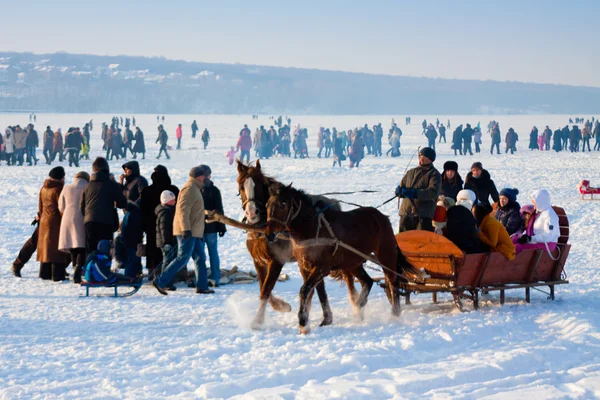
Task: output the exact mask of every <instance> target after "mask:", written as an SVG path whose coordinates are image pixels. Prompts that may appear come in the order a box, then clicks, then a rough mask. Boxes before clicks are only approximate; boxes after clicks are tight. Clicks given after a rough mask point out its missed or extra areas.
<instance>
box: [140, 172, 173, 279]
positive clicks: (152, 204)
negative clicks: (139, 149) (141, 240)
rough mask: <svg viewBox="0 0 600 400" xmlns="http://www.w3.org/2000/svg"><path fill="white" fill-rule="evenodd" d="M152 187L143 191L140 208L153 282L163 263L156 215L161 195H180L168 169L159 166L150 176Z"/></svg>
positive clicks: (149, 270) (148, 264)
mask: <svg viewBox="0 0 600 400" xmlns="http://www.w3.org/2000/svg"><path fill="white" fill-rule="evenodd" d="M150 178H151V179H152V185H150V186H148V187H147V188H145V189H144V190H143V191H142V197H141V201H140V208H141V211H142V226H143V228H144V232H145V233H146V267H147V268H148V279H149V280H152V279H153V278H154V275H155V273H157V272H158V273H160V271H155V269H156V267H157V266H158V265H159V264H160V263H161V262H162V259H163V255H162V251H161V249H159V248H157V246H156V214H155V210H156V207H157V206H158V205H160V195H161V193H162V192H163V191H165V190H169V191H171V192H173V194H174V195H175V197H176V198H177V196H178V195H179V189H178V188H177V187H176V186H173V185H172V184H171V178H170V177H169V172H168V171H167V168H165V167H164V166H162V165H157V166H156V167H155V168H154V172H153V173H152V175H151V176H150Z"/></svg>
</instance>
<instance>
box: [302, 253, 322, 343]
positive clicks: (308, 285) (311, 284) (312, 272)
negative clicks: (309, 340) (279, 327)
mask: <svg viewBox="0 0 600 400" xmlns="http://www.w3.org/2000/svg"><path fill="white" fill-rule="evenodd" d="M300 270H301V271H303V270H304V272H303V273H302V275H303V276H306V279H305V280H304V284H303V285H302V287H301V288H300V308H299V310H298V325H299V326H300V333H301V334H307V333H310V324H309V316H310V305H309V301H310V299H311V298H312V296H311V294H312V292H313V291H314V289H315V287H316V286H317V285H318V283H319V282H320V281H322V280H323V275H322V274H321V273H320V271H319V270H318V269H317V268H310V269H309V266H308V265H307V263H304V262H303V263H301V264H300Z"/></svg>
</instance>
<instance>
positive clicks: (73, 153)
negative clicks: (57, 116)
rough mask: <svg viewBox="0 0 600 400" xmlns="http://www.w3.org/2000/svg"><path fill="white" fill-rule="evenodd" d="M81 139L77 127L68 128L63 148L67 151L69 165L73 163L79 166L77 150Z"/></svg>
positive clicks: (79, 147)
mask: <svg viewBox="0 0 600 400" xmlns="http://www.w3.org/2000/svg"><path fill="white" fill-rule="evenodd" d="M82 143H83V139H82V137H81V132H80V131H79V128H69V132H67V136H65V150H67V152H68V153H69V167H72V166H73V165H74V166H75V167H77V168H79V152H80V151H81V145H82Z"/></svg>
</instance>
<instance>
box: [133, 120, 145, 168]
mask: <svg viewBox="0 0 600 400" xmlns="http://www.w3.org/2000/svg"><path fill="white" fill-rule="evenodd" d="M134 139H135V144H134V145H133V158H134V159H135V158H137V153H142V160H145V159H146V143H145V142H144V132H142V130H141V129H140V128H139V127H138V126H136V127H135V138H134Z"/></svg>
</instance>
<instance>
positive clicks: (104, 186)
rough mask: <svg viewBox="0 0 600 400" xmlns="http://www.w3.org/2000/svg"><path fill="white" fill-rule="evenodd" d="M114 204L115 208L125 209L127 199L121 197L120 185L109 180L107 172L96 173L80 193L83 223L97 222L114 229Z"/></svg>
mask: <svg viewBox="0 0 600 400" xmlns="http://www.w3.org/2000/svg"><path fill="white" fill-rule="evenodd" d="M115 203H116V207H117V208H123V209H124V208H126V207H127V199H126V198H125V196H123V192H122V191H121V185H119V184H118V183H117V182H115V181H113V180H111V179H110V178H109V173H108V171H99V172H96V173H95V174H93V175H92V179H91V181H90V183H89V184H88V185H87V186H86V187H85V189H84V190H83V192H82V193H81V203H80V208H81V214H82V215H83V216H84V220H83V222H84V223H85V222H97V223H101V224H106V225H111V226H112V227H113V228H116V227H115V216H116V211H115Z"/></svg>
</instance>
